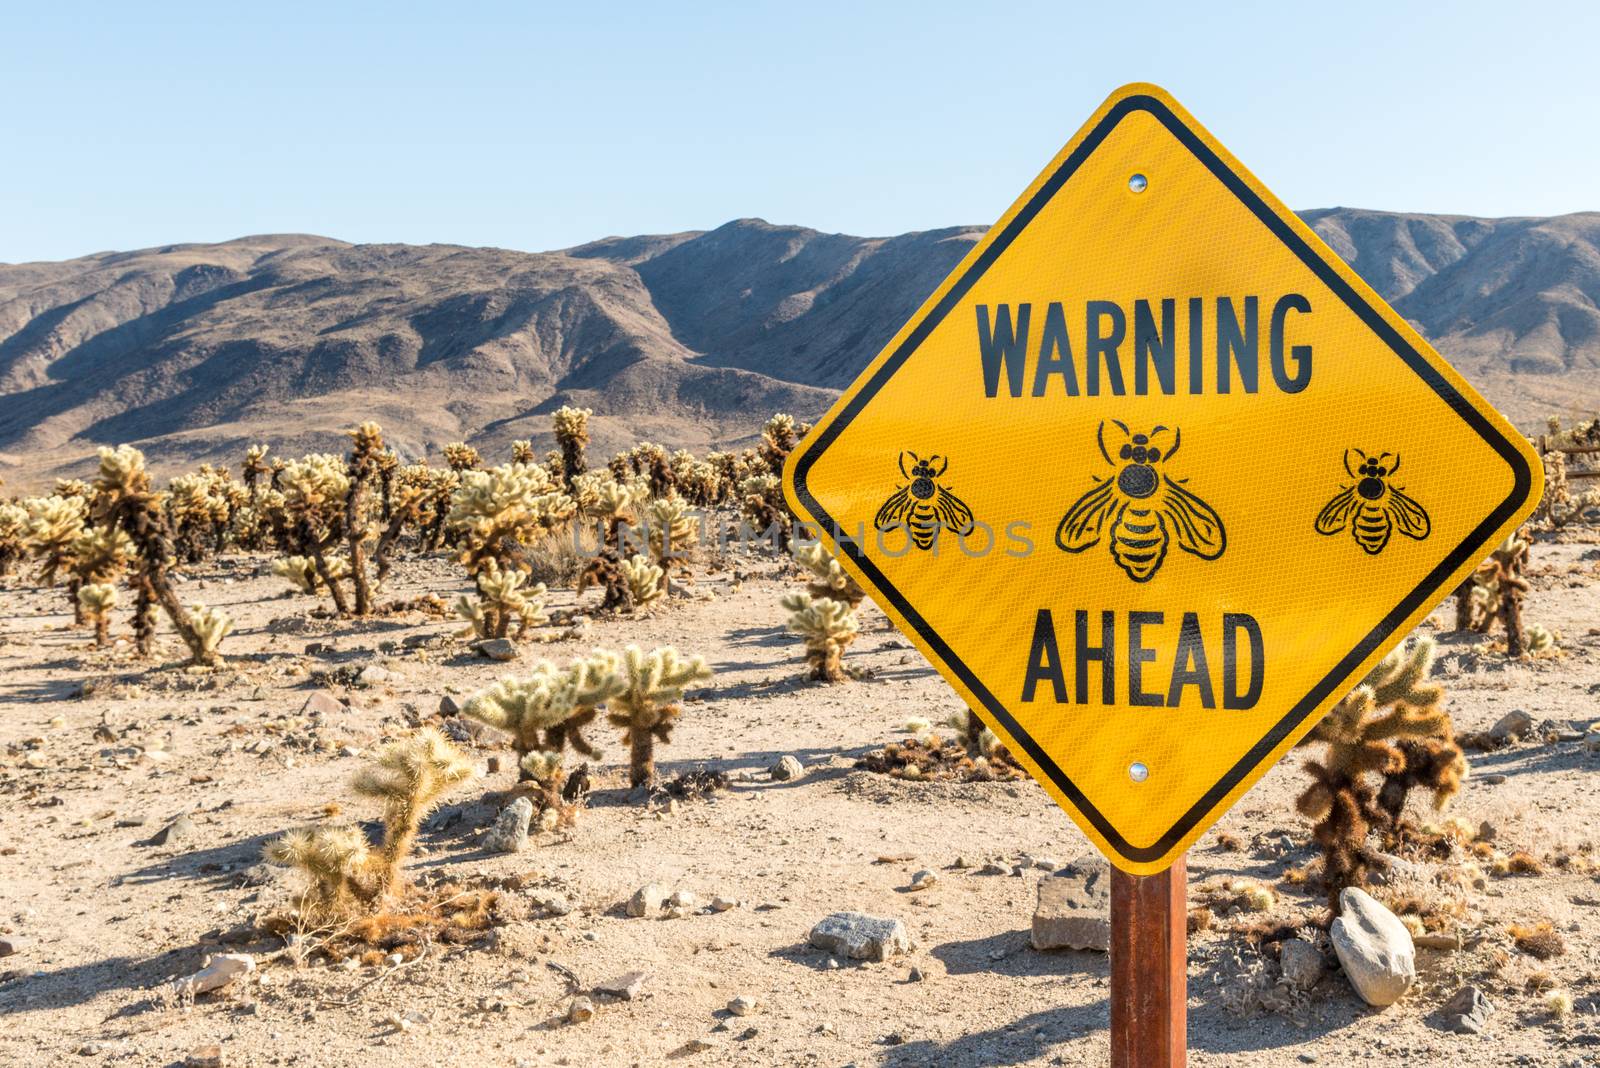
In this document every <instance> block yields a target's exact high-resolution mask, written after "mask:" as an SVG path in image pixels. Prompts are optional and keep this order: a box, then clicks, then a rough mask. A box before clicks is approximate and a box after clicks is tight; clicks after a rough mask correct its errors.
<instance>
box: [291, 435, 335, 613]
mask: <svg viewBox="0 0 1600 1068" xmlns="http://www.w3.org/2000/svg"><path fill="white" fill-rule="evenodd" d="M277 482H278V487H279V492H281V493H282V494H283V502H284V510H285V512H287V514H288V516H289V519H290V525H291V530H292V532H293V539H294V541H295V543H296V547H297V548H298V550H299V555H302V556H305V557H306V558H308V559H310V560H311V562H312V564H313V565H314V566H315V567H316V571H317V576H318V577H319V578H320V579H321V585H322V587H323V588H324V589H326V590H327V591H328V595H329V596H330V597H331V598H332V599H333V606H334V610H335V611H337V612H338V613H339V615H341V616H343V615H348V614H349V611H350V608H349V602H348V601H347V600H346V599H345V595H344V587H343V586H342V585H341V584H340V582H339V580H338V579H337V578H336V577H335V576H334V573H333V569H332V566H331V565H330V564H329V561H328V550H329V549H331V548H332V547H333V546H334V544H335V543H336V542H338V541H339V539H340V538H342V537H343V536H344V533H345V518H346V517H345V506H346V499H347V498H348V496H349V494H350V475H349V473H348V472H347V471H346V469H345V463H344V461H343V460H342V459H341V458H339V457H338V456H334V455H331V454H329V453H314V454H312V455H309V456H303V457H301V458H300V459H298V460H294V461H291V462H289V463H286V464H285V465H284V467H283V470H282V471H281V472H280V473H279V474H278V477H277Z"/></svg>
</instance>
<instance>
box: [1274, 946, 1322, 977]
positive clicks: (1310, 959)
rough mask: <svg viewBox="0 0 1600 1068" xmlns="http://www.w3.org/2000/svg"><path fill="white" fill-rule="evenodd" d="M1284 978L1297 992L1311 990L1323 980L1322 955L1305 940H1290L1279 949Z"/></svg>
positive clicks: (1279, 963)
mask: <svg viewBox="0 0 1600 1068" xmlns="http://www.w3.org/2000/svg"><path fill="white" fill-rule="evenodd" d="M1278 966H1279V967H1280V968H1281V969H1282V970H1283V978H1284V979H1285V980H1286V981H1287V982H1288V983H1289V985H1290V986H1292V987H1294V988H1295V989H1296V990H1310V989H1311V988H1312V987H1314V986H1316V985H1317V983H1318V982H1319V981H1320V980H1321V979H1322V973H1323V971H1324V965H1323V962H1322V953H1321V952H1320V951H1319V950H1318V949H1317V947H1316V946H1314V945H1312V944H1311V943H1310V942H1307V941H1306V940H1305V939H1304V938H1290V939H1288V940H1287V941H1285V942H1284V943H1283V945H1282V946H1281V947H1279V949H1278Z"/></svg>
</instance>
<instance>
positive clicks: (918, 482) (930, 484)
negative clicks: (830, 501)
mask: <svg viewBox="0 0 1600 1068" xmlns="http://www.w3.org/2000/svg"><path fill="white" fill-rule="evenodd" d="M908 456H909V457H910V458H911V469H910V470H909V471H908V470H907V469H906V457H908ZM899 463H900V473H901V474H902V475H904V476H905V477H906V478H908V479H910V484H909V485H905V486H901V487H899V488H898V489H896V490H895V491H894V493H892V494H890V496H889V499H888V500H886V501H884V502H883V507H882V508H879V509H878V514H877V516H876V517H875V518H874V519H873V521H872V523H873V526H875V527H877V528H878V529H879V530H880V531H889V530H893V529H894V528H895V527H905V529H906V533H907V534H909V535H910V536H911V541H912V544H914V545H915V546H916V547H917V548H919V549H930V548H932V547H933V543H934V540H935V539H936V538H938V536H939V531H940V529H941V528H943V529H945V530H948V531H950V532H951V533H952V534H957V535H961V534H970V533H971V532H972V527H973V519H972V509H971V508H968V507H967V505H966V502H965V501H963V500H962V499H961V498H960V497H957V496H956V495H955V494H954V493H951V492H950V491H949V490H947V489H945V488H944V487H943V486H941V485H939V483H938V482H936V481H934V480H935V479H938V478H940V477H942V476H943V475H944V473H945V469H946V468H948V467H949V466H950V461H949V460H948V459H947V458H945V457H941V456H940V455H939V454H938V453H934V454H933V455H931V456H929V457H928V458H927V459H926V460H924V459H923V458H922V457H920V456H918V455H917V454H916V453H914V452H902V453H901V454H900V461H899ZM935 463H937V465H938V466H935Z"/></svg>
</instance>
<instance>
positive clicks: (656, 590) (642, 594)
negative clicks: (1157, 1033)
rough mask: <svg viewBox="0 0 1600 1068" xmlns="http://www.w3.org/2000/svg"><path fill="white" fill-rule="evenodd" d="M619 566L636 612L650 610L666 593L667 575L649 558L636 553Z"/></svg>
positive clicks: (630, 601) (629, 598)
mask: <svg viewBox="0 0 1600 1068" xmlns="http://www.w3.org/2000/svg"><path fill="white" fill-rule="evenodd" d="M618 566H619V568H620V570H621V572H622V579H623V581H624V582H626V583H627V584H628V600H629V603H630V604H631V605H632V607H633V610H634V611H636V612H637V611H640V610H641V609H644V608H648V607H649V606H650V605H652V604H654V603H655V602H656V601H658V600H660V599H661V597H662V595H663V594H665V593H666V591H667V581H666V580H667V573H666V571H665V570H664V569H662V568H661V567H660V566H659V565H658V564H656V563H655V562H654V561H652V560H651V559H650V558H649V557H647V556H641V555H639V554H638V553H635V554H634V555H633V556H630V557H628V559H626V560H624V561H622V563H621V564H620V565H618Z"/></svg>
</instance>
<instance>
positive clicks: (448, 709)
mask: <svg viewBox="0 0 1600 1068" xmlns="http://www.w3.org/2000/svg"><path fill="white" fill-rule="evenodd" d="M439 715H441V716H444V717H446V718H447V719H448V718H449V717H450V716H459V715H461V702H460V701H457V700H456V699H455V698H454V697H451V696H450V695H449V694H445V695H444V696H443V697H441V698H439Z"/></svg>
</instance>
